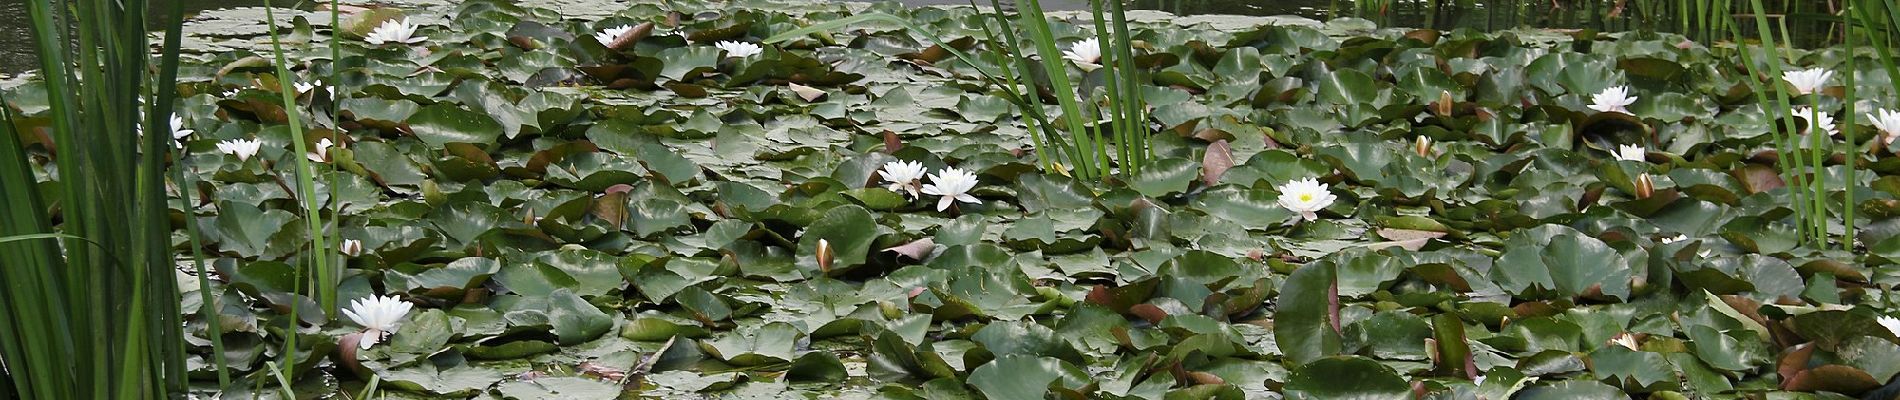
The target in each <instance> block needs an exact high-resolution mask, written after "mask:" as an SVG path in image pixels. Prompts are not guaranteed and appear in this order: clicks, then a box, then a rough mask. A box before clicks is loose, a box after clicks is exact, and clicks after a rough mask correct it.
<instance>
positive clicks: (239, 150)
mask: <svg viewBox="0 0 1900 400" xmlns="http://www.w3.org/2000/svg"><path fill="white" fill-rule="evenodd" d="M263 146H264V141H262V140H258V139H231V140H226V141H222V142H218V152H220V153H224V154H230V155H234V156H237V158H238V161H247V160H250V159H251V156H255V155H257V150H258V149H259V148H261V147H263Z"/></svg>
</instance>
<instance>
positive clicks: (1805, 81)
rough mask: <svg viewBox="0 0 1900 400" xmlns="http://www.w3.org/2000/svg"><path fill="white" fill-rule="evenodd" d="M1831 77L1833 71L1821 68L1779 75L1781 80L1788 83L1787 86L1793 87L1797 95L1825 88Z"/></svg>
mask: <svg viewBox="0 0 1900 400" xmlns="http://www.w3.org/2000/svg"><path fill="white" fill-rule="evenodd" d="M1832 77H1834V71H1829V70H1826V69H1822V68H1808V69H1805V70H1801V71H1788V72H1783V73H1781V80H1785V81H1788V84H1790V85H1794V91H1795V92H1796V93H1797V94H1809V93H1814V91H1816V90H1820V89H1821V88H1824V87H1827V79H1828V78H1832Z"/></svg>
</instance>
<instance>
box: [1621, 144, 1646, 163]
mask: <svg viewBox="0 0 1900 400" xmlns="http://www.w3.org/2000/svg"><path fill="white" fill-rule="evenodd" d="M1644 153H1646V151H1645V150H1643V146H1637V145H1633V144H1625V145H1618V146H1616V159H1618V160H1628V161H1643V160H1644V159H1645V158H1647V157H1648V156H1645V155H1644Z"/></svg>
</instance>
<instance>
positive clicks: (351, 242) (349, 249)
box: [337, 239, 363, 257]
mask: <svg viewBox="0 0 1900 400" xmlns="http://www.w3.org/2000/svg"><path fill="white" fill-rule="evenodd" d="M337 250H338V251H341V252H343V255H346V256H350V257H356V256H361V255H363V241H361V240H356V239H343V244H340V245H337Z"/></svg>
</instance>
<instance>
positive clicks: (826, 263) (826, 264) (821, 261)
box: [817, 239, 831, 272]
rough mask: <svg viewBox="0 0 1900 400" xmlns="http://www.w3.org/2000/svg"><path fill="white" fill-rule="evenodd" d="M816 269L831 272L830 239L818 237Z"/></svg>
mask: <svg viewBox="0 0 1900 400" xmlns="http://www.w3.org/2000/svg"><path fill="white" fill-rule="evenodd" d="M817 256H818V270H819V271H821V272H831V241H829V240H824V239H818V251H817Z"/></svg>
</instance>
